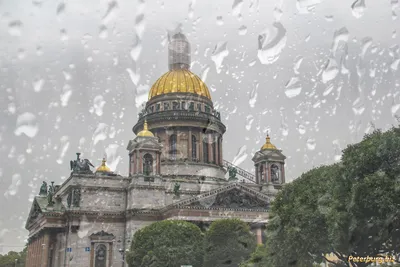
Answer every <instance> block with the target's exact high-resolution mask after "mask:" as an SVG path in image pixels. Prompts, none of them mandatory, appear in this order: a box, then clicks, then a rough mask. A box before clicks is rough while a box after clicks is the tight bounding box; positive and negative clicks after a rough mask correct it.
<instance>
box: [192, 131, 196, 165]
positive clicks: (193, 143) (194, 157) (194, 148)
mask: <svg viewBox="0 0 400 267" xmlns="http://www.w3.org/2000/svg"><path fill="white" fill-rule="evenodd" d="M192 159H193V160H196V159H197V140H196V136H194V135H192Z"/></svg>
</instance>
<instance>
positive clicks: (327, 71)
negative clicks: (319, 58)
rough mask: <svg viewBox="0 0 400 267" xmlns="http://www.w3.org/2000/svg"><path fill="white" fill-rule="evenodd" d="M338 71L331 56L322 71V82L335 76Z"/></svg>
mask: <svg viewBox="0 0 400 267" xmlns="http://www.w3.org/2000/svg"><path fill="white" fill-rule="evenodd" d="M338 73H339V68H338V65H337V63H336V60H335V59H333V58H330V59H328V61H327V62H326V64H325V67H324V70H323V71H322V82H323V83H327V82H329V81H331V80H333V79H335V78H336V76H337V75H338Z"/></svg>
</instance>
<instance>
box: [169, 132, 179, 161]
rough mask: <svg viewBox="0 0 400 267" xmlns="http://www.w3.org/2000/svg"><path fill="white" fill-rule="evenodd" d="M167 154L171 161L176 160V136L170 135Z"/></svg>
mask: <svg viewBox="0 0 400 267" xmlns="http://www.w3.org/2000/svg"><path fill="white" fill-rule="evenodd" d="M169 153H170V155H171V157H170V158H171V159H172V160H176V154H177V150H176V134H173V135H171V137H170V138H169Z"/></svg>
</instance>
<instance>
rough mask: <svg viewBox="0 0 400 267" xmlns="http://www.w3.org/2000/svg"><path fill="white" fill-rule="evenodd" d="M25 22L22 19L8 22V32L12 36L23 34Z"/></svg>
mask: <svg viewBox="0 0 400 267" xmlns="http://www.w3.org/2000/svg"><path fill="white" fill-rule="evenodd" d="M22 27H23V24H22V22H21V21H20V20H14V21H11V22H10V23H8V33H9V34H10V35H12V36H21V34H22Z"/></svg>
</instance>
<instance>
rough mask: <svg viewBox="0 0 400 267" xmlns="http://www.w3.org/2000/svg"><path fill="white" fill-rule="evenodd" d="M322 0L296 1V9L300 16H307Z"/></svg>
mask: <svg viewBox="0 0 400 267" xmlns="http://www.w3.org/2000/svg"><path fill="white" fill-rule="evenodd" d="M322 1H323V0H297V1H296V7H297V10H298V11H299V13H300V14H307V13H309V12H311V11H313V10H314V9H315V7H316V6H317V5H318V4H320V3H321V2H322Z"/></svg>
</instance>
